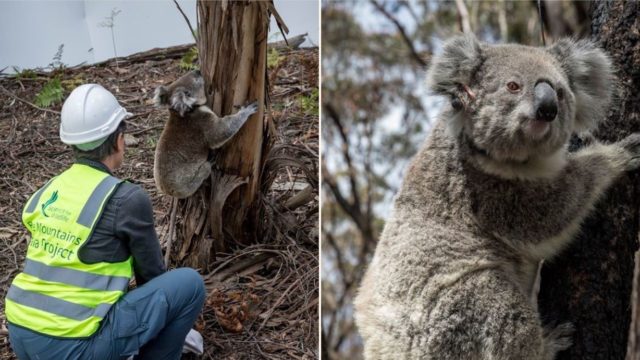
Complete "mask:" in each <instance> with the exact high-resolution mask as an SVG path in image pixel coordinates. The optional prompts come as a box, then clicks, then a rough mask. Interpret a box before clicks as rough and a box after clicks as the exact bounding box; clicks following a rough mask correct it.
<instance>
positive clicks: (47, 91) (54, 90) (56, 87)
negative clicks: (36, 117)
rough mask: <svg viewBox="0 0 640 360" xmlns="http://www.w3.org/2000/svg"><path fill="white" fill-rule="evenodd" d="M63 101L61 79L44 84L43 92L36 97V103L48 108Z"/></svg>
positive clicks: (54, 79)
mask: <svg viewBox="0 0 640 360" xmlns="http://www.w3.org/2000/svg"><path fill="white" fill-rule="evenodd" d="M62 99H64V90H63V88H62V82H61V81H60V79H59V78H53V79H51V80H49V81H48V82H47V83H46V84H44V87H43V88H42V90H40V92H39V93H38V95H36V99H35V101H34V103H35V104H36V105H38V106H40V107H43V108H48V107H49V106H51V105H54V104H57V103H60V102H62Z"/></svg>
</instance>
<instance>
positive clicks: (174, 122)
mask: <svg viewBox="0 0 640 360" xmlns="http://www.w3.org/2000/svg"><path fill="white" fill-rule="evenodd" d="M206 101H207V98H206V95H205V90H204V79H203V78H202V74H201V73H200V71H198V70H196V71H192V72H189V73H187V74H185V75H183V76H182V77H180V78H179V79H178V80H176V81H175V82H173V83H172V84H171V85H169V86H160V87H158V88H157V89H156V92H155V97H154V102H155V104H156V105H157V106H167V107H168V108H169V120H168V121H167V124H166V125H165V127H164V130H163V131H162V135H161V136H160V140H159V141H158V146H157V147H156V153H155V163H154V167H153V175H154V178H155V182H156V186H157V187H158V189H160V191H162V192H163V193H165V194H167V195H171V196H173V197H176V198H186V197H189V196H191V195H192V194H193V193H194V192H195V191H196V190H198V188H199V187H200V185H201V184H202V182H203V181H204V179H206V178H207V177H208V176H209V175H210V174H211V163H210V162H209V161H208V156H209V150H210V149H217V148H220V147H221V146H223V145H224V144H225V143H226V142H227V141H228V140H229V139H231V138H232V137H233V136H234V135H235V134H236V133H237V132H238V130H240V128H241V127H242V125H244V123H245V122H246V121H247V119H248V118H249V116H251V115H252V114H254V113H255V112H256V110H257V109H258V105H257V103H256V102H254V103H252V104H250V105H249V106H246V107H243V108H241V109H240V110H239V111H238V112H237V113H235V114H233V115H228V116H225V117H223V118H220V117H218V116H217V115H216V114H215V113H214V112H213V111H211V109H210V108H209V107H207V106H206V105H205V103H206Z"/></svg>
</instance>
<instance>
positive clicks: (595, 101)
mask: <svg viewBox="0 0 640 360" xmlns="http://www.w3.org/2000/svg"><path fill="white" fill-rule="evenodd" d="M547 51H549V53H551V55H553V56H554V57H555V58H556V59H557V60H558V61H559V62H560V64H561V66H562V70H563V71H564V72H565V74H567V77H568V79H569V86H570V87H571V91H572V92H573V94H574V96H575V99H576V131H577V132H580V131H585V130H590V129H593V128H595V127H596V126H597V125H598V123H599V122H601V121H602V120H604V118H605V116H607V112H608V110H609V105H610V104H611V100H612V97H613V93H614V89H615V83H616V81H615V75H614V68H613V65H612V64H611V59H609V57H608V56H607V54H606V53H605V52H604V51H602V50H601V49H600V48H598V47H597V46H596V44H595V43H593V42H591V41H588V40H579V41H574V40H570V39H562V40H560V41H558V42H557V43H555V44H553V45H552V46H550V47H549V48H548V49H547Z"/></svg>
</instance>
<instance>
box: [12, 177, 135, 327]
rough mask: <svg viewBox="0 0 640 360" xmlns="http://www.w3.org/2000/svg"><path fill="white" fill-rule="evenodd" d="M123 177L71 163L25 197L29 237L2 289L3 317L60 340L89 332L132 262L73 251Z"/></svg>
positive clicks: (122, 286)
mask: <svg viewBox="0 0 640 360" xmlns="http://www.w3.org/2000/svg"><path fill="white" fill-rule="evenodd" d="M120 182H121V180H119V179H117V178H115V177H113V176H110V175H109V174H107V173H105V172H102V171H99V170H96V169H94V168H92V167H90V166H87V165H82V164H74V165H73V166H71V167H70V168H69V169H67V170H66V171H65V172H63V173H62V174H60V175H59V176H57V177H55V178H53V179H51V180H50V181H49V182H48V183H47V184H45V185H44V186H43V187H42V188H41V189H40V190H38V191H37V192H36V193H35V194H33V196H32V197H31V199H29V201H28V202H27V205H26V206H25V208H24V211H23V213H22V220H23V223H24V224H25V226H26V227H27V229H28V230H29V232H30V233H31V241H30V242H29V247H28V249H27V257H26V260H25V265H24V269H23V271H22V272H21V273H20V274H18V276H16V278H15V279H14V280H13V283H12V284H11V287H10V288H9V291H8V292H7V298H6V301H5V314H6V316H7V320H8V321H9V322H10V323H12V324H15V325H19V326H22V327H25V328H28V329H31V330H33V331H36V332H39V333H42V334H46V335H50V336H56V337H63V338H84V337H89V336H91V335H92V334H94V333H95V331H96V330H97V329H98V328H99V327H100V321H101V320H102V319H103V318H104V317H105V316H106V314H107V313H108V311H109V309H110V308H111V306H112V305H113V304H115V302H116V301H118V299H119V298H120V297H122V295H124V293H125V291H126V289H127V286H128V284H129V279H130V278H131V277H132V276H133V269H132V259H131V257H129V258H128V259H127V260H125V261H122V262H119V263H106V262H100V263H95V264H85V263H83V262H82V261H80V259H79V258H78V251H79V250H80V248H81V247H82V246H83V245H84V244H85V242H86V241H87V239H88V238H89V237H90V236H91V233H92V232H93V229H94V227H95V225H96V223H97V221H98V219H99V218H100V216H101V214H102V211H103V209H104V206H105V204H106V203H107V201H108V200H109V198H110V197H111V194H113V192H114V191H115V189H116V187H117V186H118V184H120Z"/></svg>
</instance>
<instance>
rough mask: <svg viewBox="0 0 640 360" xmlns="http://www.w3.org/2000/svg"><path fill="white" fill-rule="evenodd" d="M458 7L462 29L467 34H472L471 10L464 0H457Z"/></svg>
mask: <svg viewBox="0 0 640 360" xmlns="http://www.w3.org/2000/svg"><path fill="white" fill-rule="evenodd" d="M456 8H458V16H459V18H458V20H459V22H460V30H462V32H463V33H465V34H471V25H470V24H469V11H468V10H467V5H465V4H464V0H456Z"/></svg>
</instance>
